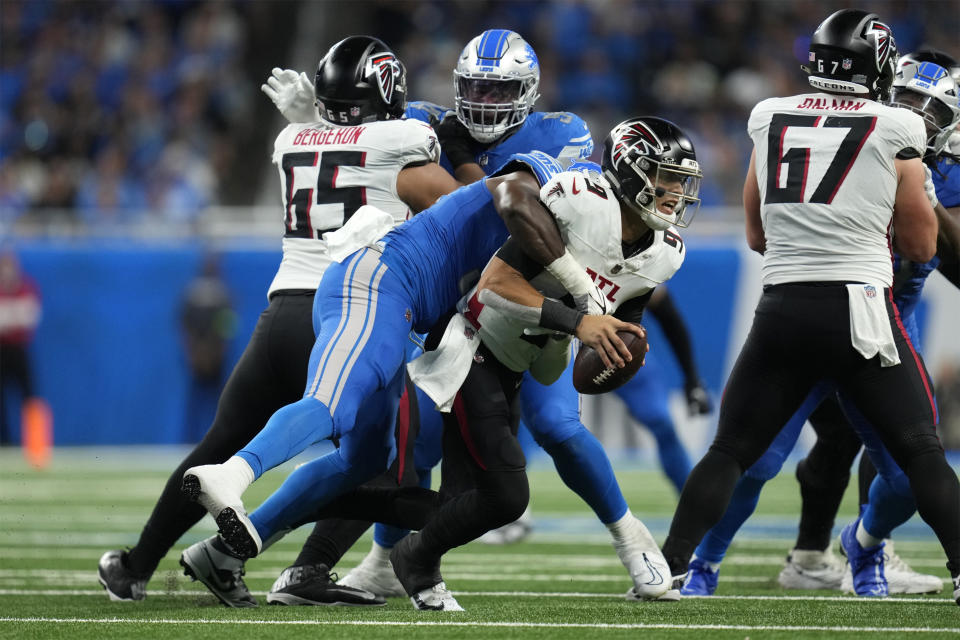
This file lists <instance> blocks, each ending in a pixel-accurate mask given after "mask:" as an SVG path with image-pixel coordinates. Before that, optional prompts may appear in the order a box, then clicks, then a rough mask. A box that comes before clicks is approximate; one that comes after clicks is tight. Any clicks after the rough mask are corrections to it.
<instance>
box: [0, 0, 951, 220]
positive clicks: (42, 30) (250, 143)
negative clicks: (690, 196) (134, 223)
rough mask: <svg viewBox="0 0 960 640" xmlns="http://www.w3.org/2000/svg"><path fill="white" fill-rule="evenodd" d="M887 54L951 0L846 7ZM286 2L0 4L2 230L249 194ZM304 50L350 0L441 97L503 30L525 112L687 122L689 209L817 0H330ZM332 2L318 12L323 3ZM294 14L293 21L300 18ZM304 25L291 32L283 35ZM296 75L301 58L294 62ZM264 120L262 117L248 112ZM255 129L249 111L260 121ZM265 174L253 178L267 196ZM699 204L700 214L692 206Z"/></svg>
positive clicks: (738, 156)
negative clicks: (534, 86)
mask: <svg viewBox="0 0 960 640" xmlns="http://www.w3.org/2000/svg"><path fill="white" fill-rule="evenodd" d="M860 4H861V5H863V6H864V7H865V8H869V9H872V10H874V11H877V12H878V13H879V14H881V16H882V17H883V18H884V19H885V20H886V21H887V22H888V23H889V24H891V26H892V27H893V30H894V34H895V36H896V38H897V42H898V43H899V45H900V49H901V51H909V50H911V49H912V48H915V47H917V46H919V45H920V44H930V45H933V46H937V47H940V48H942V49H945V50H947V51H949V52H952V53H953V54H955V55H956V54H957V53H958V51H956V46H957V42H956V34H957V33H960V11H958V3H957V0H942V1H939V0H932V1H928V2H923V3H916V2H906V1H903V2H873V1H870V0H865V1H864V2H861V3H860ZM302 6H303V3H302V2H300V3H298V2H294V1H283V2H281V1H273V2H266V1H262V0H261V1H258V0H245V1H243V0H218V1H194V0H154V1H149V0H94V1H80V0H66V1H64V0H60V1H57V0H3V2H2V3H0V11H2V20H0V24H2V27H0V29H2V31H0V47H2V55H0V226H2V225H3V223H4V222H10V221H11V220H13V219H16V218H17V217H19V216H21V215H23V214H25V213H27V212H29V213H30V215H33V216H42V215H44V211H63V210H67V211H70V212H72V213H71V214H70V215H71V216H73V217H74V218H76V219H77V220H80V221H82V222H83V223H85V224H88V225H90V226H94V227H96V226H101V225H112V224H115V223H116V222H118V221H129V220H143V219H144V218H154V219H157V220H159V221H165V222H166V221H171V222H191V221H193V220H195V219H196V216H197V215H198V213H199V212H200V211H201V210H202V209H203V208H204V207H205V206H207V205H210V204H228V205H229V204H248V203H251V202H252V198H253V197H254V194H255V193H256V192H257V189H258V188H261V187H262V186H263V185H261V184H260V183H262V182H264V181H266V180H268V179H272V180H275V179H276V178H275V174H274V173H272V172H269V171H265V170H264V169H265V167H268V165H269V162H270V159H269V148H270V147H269V145H270V143H271V142H272V140H273V137H274V135H275V134H276V131H274V130H273V129H274V127H273V124H274V123H275V120H273V119H271V118H270V116H271V115H272V112H271V110H270V105H269V104H268V101H267V100H266V99H265V98H263V96H261V95H260V93H259V91H258V87H259V85H260V83H261V82H262V81H263V79H264V78H265V77H266V75H267V74H268V73H269V69H270V68H271V67H273V66H283V65H284V64H285V63H289V49H290V46H291V42H292V40H293V39H294V36H295V35H296V33H298V29H297V21H296V17H297V15H298V11H299V10H300V9H301V8H302ZM329 6H330V11H329V12H327V13H328V14H329V16H330V18H331V21H332V22H331V24H326V25H318V28H317V29H316V30H315V33H316V34H318V35H317V36H316V38H317V39H316V41H315V42H310V43H308V44H309V48H310V49H312V50H315V53H316V54H317V55H319V54H320V53H322V51H323V50H324V49H325V48H326V47H327V46H329V45H330V44H332V43H333V41H334V40H335V39H338V38H339V37H342V36H343V35H346V34H345V33H340V32H338V31H337V28H340V27H337V26H332V24H333V22H336V23H338V24H339V23H341V22H343V20H342V18H343V15H342V12H343V11H344V10H349V11H350V12H352V17H351V21H350V24H351V25H365V26H366V28H367V31H368V32H370V33H372V34H373V35H377V36H379V37H381V38H383V39H384V40H385V41H386V42H387V43H388V44H390V45H391V46H393V47H394V48H395V49H396V50H397V51H398V53H399V54H400V56H401V58H402V59H403V60H404V61H405V62H406V64H407V66H408V69H409V72H410V75H409V77H410V84H411V86H410V91H409V96H410V97H411V98H412V99H428V100H432V101H435V102H440V103H443V104H448V105H449V104H451V103H452V100H453V89H452V86H453V82H452V74H451V71H452V69H453V66H454V64H455V63H456V59H457V56H458V55H459V52H460V50H461V49H462V47H463V46H464V44H466V42H468V41H469V40H470V39H471V38H472V37H473V36H474V35H476V34H478V33H480V32H481V31H482V30H484V29H487V28H491V27H508V28H511V29H513V30H515V31H518V32H519V33H520V34H521V35H523V36H524V37H525V38H526V39H527V40H528V41H529V42H530V43H531V44H532V45H533V46H534V49H535V50H536V51H537V53H538V54H539V57H540V62H541V67H542V70H543V77H542V81H541V92H542V94H543V95H542V97H541V99H540V101H539V102H538V104H537V108H538V109H540V110H569V111H574V112H576V113H578V114H579V115H581V116H583V117H584V118H585V119H586V120H587V122H588V123H589V125H590V127H591V130H592V132H593V133H594V137H595V141H596V143H597V144H598V147H599V146H600V144H601V143H602V134H603V132H605V131H606V130H607V129H608V128H609V127H610V126H611V125H612V124H614V123H615V122H617V121H619V120H620V119H622V118H623V117H624V116H625V115H627V114H636V113H655V114H658V115H663V116H665V117H668V118H670V119H673V120H675V121H676V122H678V123H679V124H681V125H682V126H683V127H684V128H685V129H687V130H688V131H692V132H694V134H695V135H694V137H695V143H696V145H697V150H698V155H699V156H700V158H701V162H702V164H703V166H704V169H705V171H704V172H705V175H706V178H705V180H704V187H703V192H702V196H703V199H704V204H705V205H734V206H736V205H738V204H739V201H740V191H741V185H742V180H743V173H744V167H745V166H746V162H747V159H748V156H749V149H750V147H749V145H750V143H749V138H748V137H747V135H746V133H745V126H746V118H747V115H748V113H749V111H750V109H751V108H752V106H753V105H754V104H755V103H756V102H757V101H759V100H760V99H762V98H765V97H768V96H772V95H785V94H789V93H797V92H800V91H802V90H803V89H804V86H805V85H804V80H803V76H802V74H801V72H800V71H799V69H798V65H799V64H800V61H801V58H802V56H803V54H805V52H806V50H807V49H806V45H807V39H808V38H809V35H810V33H811V31H812V29H813V28H814V27H815V25H816V24H817V23H818V22H819V21H820V20H822V19H823V17H824V16H825V15H827V14H828V13H829V12H830V11H833V10H834V9H836V8H839V7H841V6H845V4H844V3H839V2H827V1H823V0H795V1H793V2H772V1H771V2H762V1H754V2H748V1H745V0H737V1H729V2H728V1H720V0H701V1H694V0H674V1H670V2H652V1H648V0H640V1H629V0H557V1H554V2H547V1H537V0H527V1H516V2H493V1H480V0H457V1H450V0H424V1H413V0H409V1H408V0H376V1H370V0H354V1H353V2H349V3H342V2H341V3H330V4H329ZM335 14H336V15H335ZM310 31H311V30H307V32H308V33H309V32H310ZM300 32H302V31H300ZM306 71H308V73H309V74H310V75H311V76H312V71H313V69H312V68H311V69H306ZM265 118H266V119H265ZM264 122H267V123H270V126H262V123H264ZM273 190H275V187H273V186H272V185H271V192H272V191H273ZM708 215H709V214H708Z"/></svg>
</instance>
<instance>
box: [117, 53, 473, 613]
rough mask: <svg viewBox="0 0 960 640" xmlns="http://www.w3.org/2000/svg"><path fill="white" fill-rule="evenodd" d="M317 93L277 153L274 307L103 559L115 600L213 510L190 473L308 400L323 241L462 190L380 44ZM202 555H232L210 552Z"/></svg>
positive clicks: (364, 599)
mask: <svg viewBox="0 0 960 640" xmlns="http://www.w3.org/2000/svg"><path fill="white" fill-rule="evenodd" d="M314 91H315V93H316V99H317V100H318V102H319V104H320V107H321V108H322V110H323V112H322V115H321V114H319V113H317V112H316V108H315V107H314V106H313V104H312V101H311V104H310V105H309V106H310V108H311V109H312V110H313V113H314V114H316V117H314V118H312V121H311V122H309V123H306V124H291V125H289V126H288V127H286V128H285V129H284V130H283V131H282V132H281V133H280V135H279V136H278V137H277V140H276V143H275V145H274V154H273V161H274V162H275V163H276V165H277V168H278V170H279V172H280V184H281V197H282V203H283V223H284V237H283V258H282V261H281V263H280V267H279V269H278V270H277V275H276V277H275V278H274V280H273V283H272V284H271V285H270V288H269V291H268V293H267V295H268V299H269V305H268V307H267V309H266V310H265V311H264V312H263V314H262V315H261V316H260V319H259V321H258V323H257V326H256V328H255V329H254V333H253V336H252V337H251V339H250V342H249V344H248V345H247V347H246V349H245V351H244V353H243V356H242V357H241V358H240V361H239V362H238V363H237V366H236V367H235V368H234V370H233V373H232V374H231V376H230V378H229V380H228V381H227V383H226V386H225V387H224V390H223V393H222V395H221V398H220V402H219V405H218V407H217V414H216V417H215V418H214V421H213V424H212V425H211V427H210V430H209V431H208V432H207V435H206V436H205V438H204V439H203V441H202V442H201V443H200V444H199V445H197V447H196V448H195V449H194V450H193V451H192V452H191V453H190V454H189V455H188V456H187V457H186V458H185V459H184V461H183V462H182V463H181V464H180V466H179V467H178V468H177V469H176V470H175V471H174V472H173V474H172V475H171V476H170V480H169V481H168V482H167V485H166V487H165V488H164V491H163V493H162V494H161V496H160V499H159V501H158V502H157V505H156V506H155V507H154V511H153V514H152V515H151V517H150V519H149V521H148V522H147V524H146V526H145V527H144V529H143V532H142V533H141V536H140V540H139V541H138V543H137V544H136V546H134V547H133V548H132V549H130V550H129V551H120V550H114V551H107V552H106V553H104V555H103V557H102V558H101V559H100V563H99V567H98V574H99V580H100V583H101V584H102V585H103V586H104V588H105V589H106V590H107V594H108V595H109V596H110V598H111V599H112V600H142V599H143V598H144V597H146V585H147V582H148V581H149V579H150V576H151V575H152V574H153V572H154V570H155V569H156V567H157V564H158V563H159V561H160V559H161V558H163V556H164V555H165V554H166V553H167V551H168V550H169V549H170V547H172V546H173V544H174V543H175V542H176V541H177V540H178V539H179V538H180V536H181V535H183V533H185V532H186V531H187V530H188V529H189V528H190V527H192V526H193V525H194V524H195V523H196V522H197V521H199V520H200V518H201V517H203V515H204V509H203V508H202V507H201V506H199V505H197V504H193V503H192V502H190V501H189V500H187V499H186V498H185V497H184V496H183V494H181V492H180V483H181V479H182V477H183V473H184V471H185V470H186V469H188V468H190V467H193V466H196V465H200V464H210V463H218V462H223V461H224V460H226V459H227V458H228V457H229V456H230V455H232V454H233V453H235V452H236V451H237V450H238V449H239V448H240V447H242V446H243V445H244V444H246V443H247V442H249V441H250V439H251V438H252V437H253V436H255V435H256V434H257V433H258V432H259V431H260V429H261V428H262V427H263V425H264V424H265V423H266V421H267V419H268V418H269V417H270V415H271V414H272V413H273V412H274V411H276V410H277V409H279V408H280V407H282V406H284V405H287V404H289V403H291V402H294V401H296V400H297V399H299V398H300V396H301V395H302V392H303V389H304V387H305V385H306V371H307V360H308V358H309V355H310V349H311V348H312V346H313V342H314V327H313V325H312V305H313V296H314V292H315V291H316V288H317V285H318V283H319V282H320V278H321V275H322V274H323V271H324V269H325V268H326V266H327V265H328V264H329V263H330V258H329V257H328V255H327V251H326V243H325V242H324V240H323V239H322V238H321V235H322V234H323V233H324V232H326V231H330V230H334V229H338V228H340V227H341V226H342V225H343V224H344V222H345V221H346V220H347V219H348V218H349V217H350V216H351V215H352V214H353V212H354V211H355V210H356V209H357V208H358V207H360V206H361V205H363V204H375V205H376V206H377V207H378V208H380V209H382V210H384V211H387V212H389V213H390V214H391V215H392V216H393V219H394V222H395V223H399V222H402V221H403V220H405V219H406V218H407V217H409V215H410V214H411V213H416V212H418V211H421V210H423V209H425V208H427V207H429V206H430V205H431V204H433V202H434V201H435V200H436V199H437V198H439V197H440V196H441V195H444V194H445V193H448V192H450V191H453V190H454V189H456V188H457V186H458V185H457V183H456V181H455V180H454V179H453V178H451V177H450V175H449V174H448V173H447V172H446V171H444V170H443V169H442V168H441V167H440V166H439V164H437V161H438V158H439V154H440V150H439V144H438V142H437V138H436V135H435V134H434V132H433V130H432V129H431V128H430V127H429V126H426V125H424V124H423V123H420V122H416V121H408V120H403V119H401V118H402V116H403V113H404V108H405V105H406V71H405V69H404V67H403V64H402V63H401V62H400V61H399V60H398V59H397V57H396V56H395V55H394V54H393V52H392V51H391V50H390V49H389V47H387V46H386V45H385V44H384V43H383V42H381V41H380V40H378V39H376V38H372V37H369V36H353V37H350V38H346V39H345V40H343V41H341V42H339V43H337V44H335V45H334V46H333V47H331V48H330V50H329V51H328V52H327V53H326V55H325V56H324V57H323V58H322V59H321V60H320V63H319V65H318V69H317V74H316V78H315V82H314ZM204 552H205V553H207V554H209V556H216V555H217V554H220V555H223V554H222V550H219V549H216V548H213V547H212V546H211V547H209V548H205V549H204ZM224 557H225V558H226V556H224ZM182 562H184V563H185V566H187V567H188V571H189V572H191V573H193V574H194V575H196V576H197V577H200V578H201V579H202V580H204V582H205V583H206V584H207V586H209V587H210V588H211V590H212V591H213V592H214V593H215V594H217V595H218V597H220V598H221V600H223V601H224V603H226V604H230V605H232V606H255V605H256V603H255V602H254V601H253V599H252V598H250V597H249V594H248V592H247V591H246V587H243V588H242V589H241V588H240V587H241V586H242V580H241V579H240V574H239V571H238V572H237V573H236V574H235V575H233V576H231V577H229V578H226V579H225V578H223V576H222V575H214V574H211V573H209V572H207V571H206V569H207V568H208V567H209V563H208V562H206V561H204V558H202V557H199V556H197V557H184V558H182ZM337 591H338V593H335V594H331V595H332V597H335V598H337V599H338V600H339V601H344V600H345V601H349V602H354V603H357V604H365V603H371V602H374V603H376V602H382V600H379V599H376V598H372V597H371V596H370V594H368V593H364V592H359V591H356V590H347V589H346V588H343V589H339V590H337ZM232 594H240V595H239V596H237V597H236V598H233V597H232Z"/></svg>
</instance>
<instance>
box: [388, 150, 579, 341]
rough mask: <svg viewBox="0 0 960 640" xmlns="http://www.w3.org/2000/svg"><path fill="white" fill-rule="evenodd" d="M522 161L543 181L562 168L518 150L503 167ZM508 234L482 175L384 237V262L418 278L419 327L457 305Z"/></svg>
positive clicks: (416, 319)
mask: <svg viewBox="0 0 960 640" xmlns="http://www.w3.org/2000/svg"><path fill="white" fill-rule="evenodd" d="M518 162H519V163H522V164H523V165H525V166H526V167H527V168H528V169H530V170H531V171H532V172H533V174H534V175H535V176H536V178H537V180H538V182H539V183H540V185H541V186H542V185H544V184H546V183H547V182H549V180H550V178H551V177H553V176H554V175H556V174H558V173H560V172H562V171H563V168H562V167H561V166H560V163H559V162H557V160H556V159H554V158H551V157H550V156H548V155H546V154H543V153H539V152H534V153H524V154H516V155H514V156H512V157H510V158H508V159H507V162H506V163H505V165H504V166H505V167H509V166H510V165H512V164H514V163H518ZM509 235H510V233H509V231H507V227H506V225H505V224H504V223H503V220H502V219H501V218H500V216H499V214H497V210H496V208H495V207H494V206H493V196H492V195H491V194H490V191H489V190H488V189H487V185H486V180H482V181H480V182H475V183H473V184H471V185H467V186H465V187H461V188H460V189H457V190H456V191H454V192H453V193H450V194H447V195H445V196H444V197H442V198H440V199H439V200H438V201H437V202H436V204H434V205H433V206H432V207H430V208H429V209H427V210H426V211H424V212H422V213H421V214H419V215H417V216H415V217H414V218H412V219H410V220H408V221H407V222H405V223H403V224H402V225H400V226H399V227H396V228H395V229H393V230H392V231H391V232H390V233H388V234H387V235H386V236H385V237H384V239H383V241H384V244H385V245H386V247H385V249H384V252H383V258H382V259H383V262H384V263H386V264H387V266H388V267H389V268H390V269H391V270H392V271H394V272H395V273H398V274H402V275H401V276H400V277H401V278H402V279H403V280H405V281H406V282H408V283H411V284H415V283H417V286H411V287H410V292H411V294H412V299H411V301H412V302H413V303H414V305H415V307H416V308H415V309H413V311H414V314H413V315H414V330H415V331H417V332H421V333H422V332H425V331H429V330H430V328H431V327H432V326H433V325H434V324H435V323H436V322H437V320H439V319H440V317H441V315H442V314H443V313H445V312H446V311H447V310H449V309H451V308H453V306H454V305H455V304H456V303H457V300H459V299H460V297H461V296H462V295H463V294H464V293H466V290H467V289H469V287H470V286H472V285H473V283H474V281H475V279H476V276H479V274H480V271H482V270H483V268H484V267H485V266H486V264H487V262H488V261H489V260H490V258H491V257H492V256H493V254H494V253H495V252H496V251H497V249H499V248H500V246H501V245H502V244H503V243H504V242H506V240H507V237H508V236H509ZM464 284H466V286H464ZM461 289H463V290H461Z"/></svg>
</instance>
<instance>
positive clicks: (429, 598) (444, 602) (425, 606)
mask: <svg viewBox="0 0 960 640" xmlns="http://www.w3.org/2000/svg"><path fill="white" fill-rule="evenodd" d="M410 602H412V603H413V608H414V609H417V610H419V611H464V608H463V607H461V606H460V603H459V602H457V599H456V598H454V597H453V594H452V593H450V590H449V589H447V585H446V584H444V583H443V582H440V583H438V584H435V585H433V586H432V587H431V588H429V589H424V590H423V591H420V592H418V593H415V594H413V596H411V597H410Z"/></svg>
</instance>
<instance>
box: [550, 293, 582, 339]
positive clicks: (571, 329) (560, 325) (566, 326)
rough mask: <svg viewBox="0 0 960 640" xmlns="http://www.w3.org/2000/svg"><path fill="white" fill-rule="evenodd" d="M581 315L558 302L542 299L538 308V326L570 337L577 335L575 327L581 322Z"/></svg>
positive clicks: (551, 299)
mask: <svg viewBox="0 0 960 640" xmlns="http://www.w3.org/2000/svg"><path fill="white" fill-rule="evenodd" d="M583 315H584V314H583V313H581V312H580V311H577V310H576V309H571V308H570V307H568V306H567V305H565V304H563V303H562V302H560V301H559V300H554V299H553V298H544V299H543V305H542V306H541V307H540V326H541V327H543V328H544V329H551V330H553V331H562V332H563V333H568V334H570V335H575V334H576V333H577V327H578V326H580V321H581V320H583Z"/></svg>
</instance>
